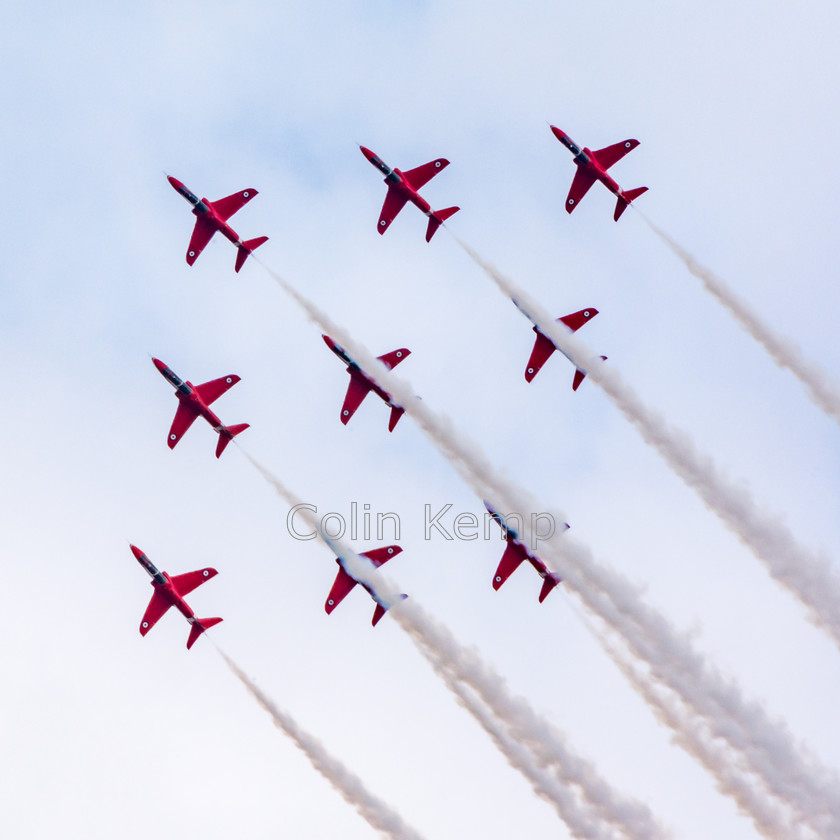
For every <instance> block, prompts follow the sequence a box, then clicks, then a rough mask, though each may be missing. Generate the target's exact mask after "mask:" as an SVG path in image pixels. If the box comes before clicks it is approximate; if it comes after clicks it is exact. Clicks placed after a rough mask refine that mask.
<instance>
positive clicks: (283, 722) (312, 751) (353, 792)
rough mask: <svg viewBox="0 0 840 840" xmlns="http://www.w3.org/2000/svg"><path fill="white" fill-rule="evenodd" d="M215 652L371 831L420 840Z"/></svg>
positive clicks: (245, 677)
mask: <svg viewBox="0 0 840 840" xmlns="http://www.w3.org/2000/svg"><path fill="white" fill-rule="evenodd" d="M216 650H218V651H219V655H220V656H221V657H222V659H224V661H225V662H226V663H227V666H228V668H230V670H231V671H233V673H234V674H236V676H237V677H239V679H240V680H241V682H242V684H243V685H244V686H245V688H247V689H248V691H249V692H250V693H251V696H252V697H253V698H254V699H255V700H256V701H257V702H258V703H259V704H260V706H262V707H263V708H264V709H265V710H266V711H267V712H268V713H269V715H271V718H272V720H273V721H274V725H275V726H277V727H278V729H282V730H283V732H285V733H286V735H288V736H289V738H291V739H292V741H294V743H295V745H296V746H297V747H298V749H299V750H300V751H301V752H303V753H304V755H306V757H307V758H308V759H309V760H310V761H311V762H312V766H313V767H314V768H315V769H316V770H317V771H318V772H319V773H320V774H321V775H322V776H323V777H324V778H325V779H326V780H327V781H328V782H329V783H330V784H331V785H332V786H333V788H335V790H337V791H338V792H339V793H340V794H341V796H342V797H343V798H344V800H345V801H346V802H348V803H349V804H350V805H352V806H353V807H354V808H355V809H356V811H358V813H359V814H360V815H361V816H362V817H363V818H364V819H365V821H366V822H367V823H368V825H370V826H371V828H374V829H376V830H377V831H379V832H381V833H382V834H384V835H385V836H386V837H392V838H394V840H423V837H422V835H421V834H419V833H418V832H416V831H415V830H414V829H413V828H411V827H410V826H409V825H406V823H405V821H404V820H403V819H402V817H400V816H399V814H397V813H396V812H395V811H393V810H392V809H391V808H390V807H389V806H388V805H386V804H385V803H384V802H383V801H382V800H381V799H378V798H377V797H375V796H374V795H373V794H372V793H371V792H370V791H369V790H368V789H367V788H366V787H365V786H364V784H363V782H362V780H361V779H360V778H359V777H358V776H356V775H355V774H354V773H351V772H350V770H348V769H347V768H346V767H345V766H344V765H343V764H342V763H341V762H340V761H339V760H338V759H337V758H334V757H333V756H332V755H330V753H329V752H327V750H326V749H325V748H324V746H323V744H321V742H320V741H319V740H318V739H317V738H315V737H313V736H312V735H310V734H309V733H308V732H307V731H306V730H305V729H303V728H302V727H301V726H300V725H299V724H298V723H297V721H295V719H294V718H293V717H292V716H291V715H290V714H288V713H287V712H284V711H283V710H282V709H280V708H278V707H277V706H276V705H275V704H274V703H273V702H272V700H271V698H269V697H267V696H266V695H265V694H264V693H263V692H262V691H261V690H260V688H259V686H257V685H256V684H255V683H254V682H252V681H251V680H250V679H249V678H248V676H247V675H246V674H245V673H244V672H243V671H242V670H241V669H240V668H239V666H238V665H237V664H236V663H235V662H234V661H233V660H232V659H231V658H230V657H229V656H228V655H227V654H226V653H225V652H224V651H223V650H222V649H221V648H219V647H216Z"/></svg>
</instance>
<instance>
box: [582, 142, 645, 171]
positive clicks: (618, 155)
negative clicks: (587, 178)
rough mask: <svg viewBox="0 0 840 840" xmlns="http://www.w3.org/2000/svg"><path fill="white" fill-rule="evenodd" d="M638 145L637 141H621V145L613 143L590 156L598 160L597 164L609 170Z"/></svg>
mask: <svg viewBox="0 0 840 840" xmlns="http://www.w3.org/2000/svg"><path fill="white" fill-rule="evenodd" d="M638 145H639V141H638V140H622V141H621V143H614V144H613V145H612V146H605V147H604V148H603V149H598V151H597V152H593V153H592V154H593V155H594V156H595V157H596V158H597V159H598V163H600V164H601V166H603V167H604V169H609V168H610V167H611V166H612V165H613V164H614V163H618V162H619V161H620V160H621V159H622V158H623V157H624V155H626V154H627V153H628V152H632V151H633V149H635V148H636V146H638Z"/></svg>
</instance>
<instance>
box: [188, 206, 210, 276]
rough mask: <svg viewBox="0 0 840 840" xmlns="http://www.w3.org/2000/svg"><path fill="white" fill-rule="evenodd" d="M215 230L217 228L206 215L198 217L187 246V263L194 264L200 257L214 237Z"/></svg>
mask: <svg viewBox="0 0 840 840" xmlns="http://www.w3.org/2000/svg"><path fill="white" fill-rule="evenodd" d="M215 232H216V228H214V227H213V225H211V224H210V222H208V221H207V219H205V218H204V216H199V217H198V220H197V221H196V223H195V227H194V228H193V232H192V237H190V244H189V247H188V248H187V265H192V264H193V263H194V262H195V261H196V260H197V259H198V256H199V254H200V253H201V252H202V251H203V250H204V249H205V248H206V247H207V243H208V242H209V241H210V240H211V239H212V238H213V234H214V233H215Z"/></svg>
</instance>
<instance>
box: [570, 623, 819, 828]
mask: <svg viewBox="0 0 840 840" xmlns="http://www.w3.org/2000/svg"><path fill="white" fill-rule="evenodd" d="M573 608H574V607H573ZM574 612H575V613H576V614H577V615H578V617H579V618H580V619H581V621H582V622H583V624H584V626H586V627H587V628H588V629H589V631H590V632H591V633H592V635H593V636H595V638H597V639H598V641H599V642H600V643H601V645H602V646H603V647H604V650H605V651H606V652H607V654H608V655H609V657H610V659H612V661H613V663H614V664H615V665H616V667H617V668H618V669H619V671H621V673H622V674H623V675H624V677H625V678H626V679H627V681H628V682H629V683H630V684H631V685H632V686H633V688H635V689H636V691H637V692H638V693H639V694H640V695H641V697H642V699H644V701H645V702H646V703H647V704H648V706H649V707H650V708H651V710H652V711H653V713H654V715H655V716H656V718H657V720H659V721H660V723H662V724H664V725H665V726H667V727H668V728H669V729H672V730H674V732H675V735H674V740H675V742H676V743H677V744H679V745H680V746H681V747H682V748H683V749H684V750H685V751H686V752H687V753H688V754H689V755H691V756H692V757H693V758H694V759H696V760H697V761H698V762H699V763H700V764H701V765H702V766H703V767H705V768H706V770H707V771H708V772H709V773H710V774H711V775H712V776H713V777H714V778H715V780H716V783H717V788H718V790H719V791H720V793H722V794H724V795H725V796H729V797H730V798H732V799H733V800H734V801H735V803H736V804H737V805H738V808H739V810H740V811H741V813H743V814H744V815H745V816H747V817H749V818H750V819H751V820H752V822H753V825H754V826H755V828H756V829H757V830H758V832H759V833H760V834H761V835H762V836H764V837H766V838H767V840H819V837H824V836H827V833H828V831H829V828H828V826H825V827H824V830H823V831H821V832H820V833H819V836H817V835H816V834H815V833H814V832H812V831H809V830H808V828H807V827H806V826H804V825H802V824H799V823H797V822H795V821H794V820H793V819H792V812H791V810H790V808H787V807H784V803H782V802H780V801H779V800H778V799H777V798H775V797H773V796H772V794H770V793H769V792H768V791H767V788H766V787H765V786H764V785H763V784H762V783H761V781H760V780H759V779H757V778H756V777H755V776H754V775H752V774H751V773H749V771H748V770H747V771H745V768H744V767H743V764H742V762H741V761H739V754H738V753H736V752H734V751H733V750H732V749H731V748H729V747H728V746H727V744H726V743H725V742H723V741H721V740H720V739H715V738H714V737H713V736H712V735H711V733H710V732H709V729H708V727H707V726H706V725H705V724H704V723H703V721H702V720H701V719H699V718H698V717H697V716H696V715H694V714H692V713H691V712H690V711H689V710H688V709H687V708H686V707H685V705H684V704H683V703H682V702H681V701H680V700H679V698H677V697H676V696H675V695H674V694H673V693H672V692H671V691H670V690H669V689H667V688H664V687H661V686H656V685H655V684H654V683H653V682H652V681H651V680H650V679H649V677H648V675H646V674H644V673H642V672H641V671H640V670H639V667H638V666H637V665H636V664H634V663H633V662H631V661H630V659H629V657H628V655H627V654H626V653H624V652H623V651H622V650H621V649H620V647H619V644H618V643H617V641H616V640H613V639H611V638H609V636H608V635H607V634H606V633H603V632H599V631H598V630H597V629H596V628H595V626H594V624H593V622H592V621H590V620H589V618H587V616H586V615H584V614H583V613H582V612H581V611H580V610H578V609H574ZM780 806H781V807H780Z"/></svg>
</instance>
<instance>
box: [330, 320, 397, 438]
mask: <svg viewBox="0 0 840 840" xmlns="http://www.w3.org/2000/svg"><path fill="white" fill-rule="evenodd" d="M321 338H323V339H324V341H325V342H326V345H327V347H329V348H330V350H332V351H333V353H335V355H336V356H338V358H339V359H341V361H342V362H344V364H346V365H347V373H349V374H350V384H349V385H348V387H347V396H345V398H344V405H343V406H342V407H341V422H342V423H344V425H345V426H346V425H347V423H348V422H349V420H350V418H351V417H352V416H353V415H354V414H355V413H356V410H357V409H358V407H359V406H360V405H361V404H362V400H364V398H365V397H366V396H367V395H368V394H369V393H370V392H371V391H373V393H374V394H376V396H378V397H379V398H380V399H382V400H384V401H385V403H386V404H387V405H389V406H390V408H391V419H390V420H389V421H388V431H389V432H393V431H394V427H395V426H396V425H397V423H398V422H399V419H400V417H402V416H403V414H404V413H405V409H404V408H403V407H402V406H400V405H397V404H396V403H394V402H393V401H392V399H391V395H390V394H388V393H387V392H385V391H383V390H382V389H381V388H380V387H379V386H378V385H377V384H376V383H375V382H374V381H373V380H372V379H370V378H369V377H368V376H367V374H365V373H364V371H363V370H362V369H361V368H360V367H359V365H358V364H357V363H356V362H354V361H353V360H352V359H351V358H350V356H348V355H347V351H346V350H345V349H344V348H343V347H341V346H339V345H338V344H336V343H335V342H334V341H333V340H332V339H331V338H330V337H329V336H328V335H322V336H321ZM409 355H411V350H408V349H407V348H405V347H401V348H400V349H399V350H392V351H391V352H390V353H386V354H385V355H384V356H378V357H377V358H378V359H379V361H380V362H382V364H384V365H385V367H386V368H388V370H393V369H394V368H395V367H396V366H397V365H398V364H399V363H400V362H401V361H403V360H404V359H405V358H406V356H409Z"/></svg>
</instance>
